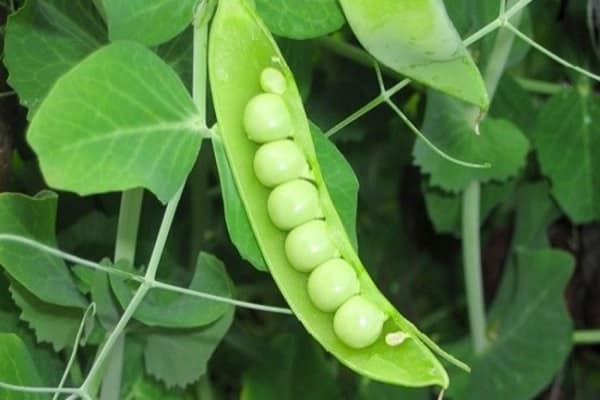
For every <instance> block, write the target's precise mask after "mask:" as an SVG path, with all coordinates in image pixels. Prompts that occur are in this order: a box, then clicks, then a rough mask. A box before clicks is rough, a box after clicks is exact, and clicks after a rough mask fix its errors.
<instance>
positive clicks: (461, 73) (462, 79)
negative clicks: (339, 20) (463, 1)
mask: <svg viewBox="0 0 600 400" xmlns="http://www.w3.org/2000/svg"><path fill="white" fill-rule="evenodd" d="M340 3H341V5H342V9H343V10H344V14H345V15H346V19H347V20H348V23H349V24H350V27H351V28H352V30H353V31H354V34H355V35H356V37H357V38H358V40H359V42H360V43H361V44H362V45H363V46H364V47H365V49H366V50H367V51H368V52H369V53H371V55H373V57H375V58H376V59H377V60H379V61H380V62H381V63H383V64H384V65H386V66H388V67H389V68H391V69H393V70H395V71H396V72H398V73H400V74H402V75H406V76H408V77H409V78H411V79H414V80H416V81H419V82H421V83H423V84H425V85H427V86H430V87H432V88H433V89H437V90H440V91H442V92H444V93H446V94H449V95H451V96H454V97H457V98H459V99H461V100H464V101H466V102H468V103H472V104H475V105H477V106H479V107H480V108H481V109H484V110H487V109H488V107H489V97H488V94H487V90H486V88H485V84H484V82H483V79H482V77H481V74H480V73H479V70H478V69H477V66H476V65H475V63H474V62H473V59H472V58H471V56H470V55H469V53H468V51H467V50H466V48H465V46H464V45H463V42H462V40H461V38H460V36H459V34H458V32H457V31H456V29H455V27H454V25H453V24H452V21H451V20H450V18H449V17H448V14H447V12H446V8H445V6H444V2H443V1H442V0H340Z"/></svg>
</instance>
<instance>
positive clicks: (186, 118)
mask: <svg viewBox="0 0 600 400" xmlns="http://www.w3.org/2000/svg"><path fill="white" fill-rule="evenodd" d="M201 129H202V124H201V123H200V117H199V115H198V111H197V109H196V107H195V105H194V103H193V102H192V99H191V97H190V95H189V94H188V92H187V90H186V89H185V87H184V85H183V84H182V83H181V80H180V79H179V77H178V76H177V74H176V73H175V72H174V71H173V70H172V69H171V68H170V67H169V66H168V65H167V64H165V62H164V61H162V60H161V59H160V58H159V57H158V56H156V55H155V54H154V53H153V52H151V51H150V50H148V49H146V48H144V47H142V46H141V45H138V44H135V43H131V42H119V43H113V44H111V45H108V46H105V47H103V48H101V49H100V50H98V51H96V52H94V53H93V54H92V55H90V56H89V57H87V58H86V59H85V60H84V61H82V62H81V63H79V64H78V65H77V66H76V67H75V68H73V69H72V70H70V71H69V72H68V73H67V74H65V75H64V76H63V77H61V78H60V79H59V80H58V81H57V82H56V85H55V86H54V87H53V88H52V90H51V91H50V93H49V94H48V96H47V97H46V99H45V101H44V103H43V104H42V105H41V106H40V107H39V109H38V111H37V112H36V115H35V117H34V118H33V120H32V122H31V125H30V127H29V131H28V134H27V138H28V141H29V143H30V144H31V146H32V147H33V149H34V150H35V152H36V153H37V155H38V158H39V161H40V166H41V169H42V172H43V174H44V177H45V178H46V180H47V182H48V183H49V184H50V185H51V186H54V187H57V188H60V189H63V190H69V191H73V192H76V193H79V194H81V195H87V194H94V193H102V192H108V191H120V190H126V189H131V188H135V187H145V188H147V189H149V190H150V191H152V192H153V193H154V194H155V195H156V196H157V197H158V198H159V200H161V201H162V202H167V201H168V200H169V199H170V198H171V197H172V196H173V195H174V194H175V192H176V191H177V190H178V189H179V188H180V187H181V185H182V184H183V182H184V179H185V177H186V176H187V174H188V173H189V172H190V170H191V169H192V166H193V164H194V161H195V159H196V156H197V154H198V151H199V149H200V142H201V140H202V136H201V133H200V130H201Z"/></svg>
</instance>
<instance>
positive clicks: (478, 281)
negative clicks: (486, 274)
mask: <svg viewBox="0 0 600 400" xmlns="http://www.w3.org/2000/svg"><path fill="white" fill-rule="evenodd" d="M512 3H513V6H512V7H511V8H510V9H509V10H508V11H506V12H504V13H502V14H500V15H499V16H498V18H497V20H498V21H505V18H509V17H511V16H512V17H513V20H514V21H515V23H516V24H519V21H520V19H521V13H520V12H514V10H515V9H517V7H518V6H519V5H523V4H527V1H523V0H520V1H512ZM503 11H504V9H501V12H503ZM509 13H510V15H509ZM513 42H514V35H513V34H511V33H510V32H509V31H507V30H502V31H500V32H498V35H497V36H496V40H495V43H494V48H493V49H492V52H491V54H490V58H489V60H488V63H487V64H486V68H485V72H484V80H485V85H486V89H487V91H488V95H489V96H490V99H492V98H493V96H494V93H495V92H496V89H497V87H498V83H499V82H500V78H501V77H502V74H503V72H504V69H505V66H506V62H507V61H508V57H509V55H510V50H511V48H512V45H513ZM474 114H476V115H477V114H479V111H478V110H474ZM466 117H467V118H468V119H469V122H470V123H473V124H477V119H478V118H475V119H472V116H471V115H467V116H466ZM480 204H481V184H480V183H479V182H478V181H473V182H471V183H470V184H469V186H468V187H467V189H466V190H465V191H464V193H463V197H462V248H463V264H464V275H465V290H466V297H467V309H468V312H469V326H470V330H471V340H472V343H473V348H474V350H475V353H481V352H482V351H483V350H484V349H485V347H486V346H487V337H486V334H485V331H486V316H485V301H484V295H483V281H482V272H481V241H480V233H479V229H480V222H481V221H480Z"/></svg>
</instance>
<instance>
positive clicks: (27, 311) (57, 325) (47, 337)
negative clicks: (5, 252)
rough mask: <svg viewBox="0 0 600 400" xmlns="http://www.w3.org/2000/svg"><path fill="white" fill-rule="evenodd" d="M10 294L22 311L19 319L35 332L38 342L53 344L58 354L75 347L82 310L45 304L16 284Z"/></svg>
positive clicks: (12, 286) (12, 285)
mask: <svg viewBox="0 0 600 400" xmlns="http://www.w3.org/2000/svg"><path fill="white" fill-rule="evenodd" d="M10 293H11V295H12V298H13V300H14V302H15V304H16V305H17V306H18V307H19V308H20V309H21V314H20V316H19V317H20V318H21V320H23V321H25V322H27V324H28V325H29V326H30V327H31V328H32V329H33V330H34V331H35V336H36V338H37V340H38V342H46V343H51V344H52V347H53V348H54V351H56V352H58V351H61V350H63V349H66V348H70V347H72V346H73V343H74V342H75V337H76V335H77V330H78V329H79V325H80V323H81V318H82V317H83V312H82V310H81V309H79V308H72V307H61V306H57V305H54V304H48V303H45V302H43V301H41V300H40V299H38V298H37V297H35V295H34V294H33V293H31V292H29V291H28V290H27V289H25V288H24V287H23V286H21V285H19V284H18V283H16V282H14V283H13V284H11V285H10Z"/></svg>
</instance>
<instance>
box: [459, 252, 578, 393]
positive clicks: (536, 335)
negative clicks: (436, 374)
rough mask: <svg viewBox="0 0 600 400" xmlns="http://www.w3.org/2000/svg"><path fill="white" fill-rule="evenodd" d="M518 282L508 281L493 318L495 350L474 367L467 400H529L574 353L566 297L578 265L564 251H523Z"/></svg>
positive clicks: (490, 323)
mask: <svg viewBox="0 0 600 400" xmlns="http://www.w3.org/2000/svg"><path fill="white" fill-rule="evenodd" d="M517 265H518V267H517V279H516V280H515V281H514V282H511V283H507V282H506V281H505V282H503V284H502V286H501V287H500V292H501V293H502V292H504V293H503V294H502V295H501V296H500V298H502V299H504V300H503V302H504V301H507V302H509V305H506V304H500V303H498V302H496V303H495V304H494V305H493V306H492V310H491V312H490V316H489V319H488V332H487V335H488V340H489V341H490V343H489V346H488V347H487V348H486V350H485V351H483V352H482V353H481V354H480V355H478V356H476V357H475V358H474V359H473V360H472V362H471V366H472V373H471V375H470V376H469V377H468V381H467V382H466V385H465V386H464V387H462V388H460V389H462V390H461V391H460V392H458V393H457V392H452V388H451V393H449V395H450V396H453V397H456V398H460V399H465V400H479V399H484V398H485V399H486V400H505V399H508V398H510V399H529V398H532V397H534V396H535V395H536V394H537V393H538V392H539V391H540V390H541V389H543V388H544V387H545V386H546V385H547V384H548V383H549V382H550V381H551V380H552V378H553V377H554V375H555V374H556V373H557V372H558V370H559V369H560V368H561V367H562V365H563V363H564V361H565V359H566V357H567V356H568V354H569V352H570V351H571V346H572V342H571V335H572V322H571V318H570V317H569V314H568V312H567V309H566V306H565V301H564V297H563V293H564V290H565V286H566V284H567V282H568V281H569V279H570V277H571V273H572V272H573V267H574V260H573V258H572V256H571V255H570V254H568V253H566V252H564V251H560V250H552V249H543V250H526V249H521V250H520V251H518V252H517Z"/></svg>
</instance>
